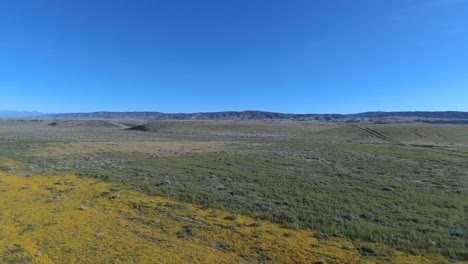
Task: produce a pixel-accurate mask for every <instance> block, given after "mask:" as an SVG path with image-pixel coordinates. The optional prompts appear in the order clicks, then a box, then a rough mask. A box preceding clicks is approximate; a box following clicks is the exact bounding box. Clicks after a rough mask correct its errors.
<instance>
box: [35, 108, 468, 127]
mask: <svg viewBox="0 0 468 264" xmlns="http://www.w3.org/2000/svg"><path fill="white" fill-rule="evenodd" d="M36 118H38V119H46V120H107V119H117V120H125V119H137V120H145V121H146V120H148V121H150V120H153V121H157V120H179V121H184V120H187V121H188V120H205V121H210V120H212V121H311V122H333V123H361V122H369V123H433V124H468V112H457V111H445V112H426V111H416V112H365V113H358V114H288V113H275V112H266V111H241V112H236V111H225V112H203V113H161V112H93V113H63V114H52V115H41V116H37V117H36Z"/></svg>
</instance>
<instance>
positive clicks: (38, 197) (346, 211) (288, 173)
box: [0, 121, 468, 263]
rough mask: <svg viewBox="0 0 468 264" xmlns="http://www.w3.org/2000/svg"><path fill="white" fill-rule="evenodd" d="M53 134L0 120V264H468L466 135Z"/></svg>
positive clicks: (213, 130) (280, 128) (400, 131)
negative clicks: (194, 263)
mask: <svg viewBox="0 0 468 264" xmlns="http://www.w3.org/2000/svg"><path fill="white" fill-rule="evenodd" d="M60 122H61V121H57V122H56V123H55V124H53V125H51V122H45V121H44V122H32V121H27V122H18V121H8V122H0V170H1V171H2V173H1V174H0V180H1V182H0V188H1V192H0V203H1V205H0V213H1V214H0V221H1V223H2V227H1V229H0V244H1V245H2V251H1V261H0V262H4V263H29V262H32V263H70V262H76V263H145V262H146V263H158V262H160V263H184V262H185V263H193V262H198V263H209V262H213V263H243V262H246V263H314V262H317V263H321V262H324V263H458V262H464V261H465V262H466V261H468V250H467V248H468V242H467V241H468V239H467V237H468V162H467V161H468V127H467V126H461V125H460V126H455V125H418V124H412V125H402V124H400V125H330V124H314V123H295V122H290V123H286V122H283V123H271V122H270V123H266V122H263V123H258V122H257V123H253V122H155V123H148V124H146V123H145V124H141V123H139V122H133V123H132V122H127V123H125V124H124V123H117V124H116V123H115V122H112V123H108V121H99V122H96V121H93V122H89V121H80V122H76V121H67V122H66V123H60ZM133 125H136V127H134V128H133V129H127V128H131V127H132V126H133ZM67 260H68V261H67Z"/></svg>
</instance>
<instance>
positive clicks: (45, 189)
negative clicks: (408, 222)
mask: <svg viewBox="0 0 468 264" xmlns="http://www.w3.org/2000/svg"><path fill="white" fill-rule="evenodd" d="M0 188H1V192H0V206H1V213H0V223H1V227H0V232H1V234H2V236H1V237H0V245H1V246H2V247H1V248H2V249H1V251H0V252H1V253H0V254H1V257H0V260H1V262H2V263H28V262H32V263H75V262H78V263H259V262H260V263H264V262H273V263H314V262H320V261H326V262H327V263H357V262H359V263H409V262H411V263H438V262H441V261H442V262H443V261H444V259H443V258H442V257H440V256H431V255H428V256H410V255H408V254H404V253H402V252H398V251H395V250H393V249H391V248H389V247H388V246H384V245H379V244H372V243H365V244H358V245H359V246H360V247H358V248H357V247H356V244H355V243H353V242H351V241H348V240H345V239H340V238H330V239H318V238H316V234H315V233H314V232H313V231H309V230H291V229H286V228H283V227H280V226H278V225H276V224H271V223H269V222H265V221H259V220H255V219H253V218H251V217H246V216H241V215H232V214H230V213H228V212H224V211H220V210H210V209H201V208H200V207H199V206H196V205H192V204H187V203H181V202H177V201H174V200H171V199H166V198H161V197H152V196H148V195H144V194H141V193H139V192H135V191H128V190H125V189H122V188H121V187H119V186H115V185H111V184H108V183H102V182H96V181H93V180H90V179H84V178H77V177H75V176H71V175H65V176H55V177H47V176H36V177H31V178H25V177H18V176H11V175H6V174H4V173H0ZM362 250H364V251H366V252H367V251H369V252H368V253H369V254H371V253H372V252H373V251H375V250H379V251H383V252H385V253H386V257H385V258H383V259H382V258H377V257H375V256H372V254H371V255H370V256H369V257H366V258H362V257H361V252H360V251H362ZM371 251H372V252H371Z"/></svg>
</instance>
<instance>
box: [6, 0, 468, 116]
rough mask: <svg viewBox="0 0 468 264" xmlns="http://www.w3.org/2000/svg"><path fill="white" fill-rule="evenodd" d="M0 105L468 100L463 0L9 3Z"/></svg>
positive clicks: (319, 107)
mask: <svg viewBox="0 0 468 264" xmlns="http://www.w3.org/2000/svg"><path fill="white" fill-rule="evenodd" d="M0 109H14V110H37V111H42V112H83V111H84V112H87V111H99V110H110V111H139V110H150V111H163V112H196V111H221V110H247V109H249V110H250V109H257V110H268V111H280V112H296V113H355V112H362V111H375V110H382V111H394V110H436V111H437V110H460V111H468V0H391V1H386V0H356V1H354V0H353V1H352V0H282V1H280V0H222V1H220V0H197V1H194V0H164V1H158V0H148V1H143V0H140V1H137V0H135V1H130V0H127V1H123V0H100V1H96V0H75V1H72V0H70V1H63V0H41V1H34V0H29V1H24V0H14V1H0Z"/></svg>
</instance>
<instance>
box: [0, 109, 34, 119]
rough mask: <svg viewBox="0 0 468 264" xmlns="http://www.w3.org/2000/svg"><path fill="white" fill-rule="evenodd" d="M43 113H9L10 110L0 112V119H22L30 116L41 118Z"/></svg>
mask: <svg viewBox="0 0 468 264" xmlns="http://www.w3.org/2000/svg"><path fill="white" fill-rule="evenodd" d="M42 115H43V113H40V112H35V111H11V110H0V118H22V117H31V116H42Z"/></svg>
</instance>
